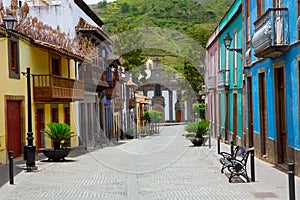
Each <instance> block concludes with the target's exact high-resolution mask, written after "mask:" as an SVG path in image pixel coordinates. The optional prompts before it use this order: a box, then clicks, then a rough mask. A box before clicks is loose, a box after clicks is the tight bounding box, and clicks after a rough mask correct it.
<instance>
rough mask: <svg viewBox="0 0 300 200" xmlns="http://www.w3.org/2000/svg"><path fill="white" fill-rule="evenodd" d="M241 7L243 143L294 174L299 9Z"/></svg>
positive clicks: (299, 138) (298, 140)
mask: <svg viewBox="0 0 300 200" xmlns="http://www.w3.org/2000/svg"><path fill="white" fill-rule="evenodd" d="M298 4H300V3H299V1H298ZM243 8H244V9H243V12H244V13H243V16H244V18H243V22H244V23H243V24H244V29H243V31H244V33H243V34H244V43H243V49H244V51H243V54H244V63H243V65H244V73H245V89H246V91H245V99H246V102H245V110H246V116H245V121H246V123H245V126H244V127H245V129H244V131H245V133H246V134H245V135H246V138H245V140H246V145H247V146H254V147H255V154H256V156H257V157H260V158H262V159H265V160H266V161H268V162H270V163H273V164H277V165H280V166H283V167H286V166H285V165H286V164H287V163H289V162H294V163H295V169H296V174H298V175H300V132H299V128H300V127H299V119H300V116H299V113H300V106H299V98H300V83H299V76H300V70H299V63H300V42H299V38H300V34H299V28H298V27H299V25H300V24H298V23H299V22H298V21H299V20H298V16H299V15H300V13H299V12H300V11H299V5H297V1H294V0H285V1H283V0H277V1H266V0H265V1H264V0H259V1H253V0H244V2H243ZM297 8H298V9H297Z"/></svg>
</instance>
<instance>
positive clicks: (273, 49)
mask: <svg viewBox="0 0 300 200" xmlns="http://www.w3.org/2000/svg"><path fill="white" fill-rule="evenodd" d="M254 25H255V33H254V35H253V38H252V42H251V43H252V46H253V48H254V55H255V56H256V57H258V58H276V57H279V56H281V55H283V54H284V53H285V52H286V51H287V50H288V47H289V46H288V44H289V41H288V9H287V8H269V9H268V10H267V11H266V12H265V13H264V14H263V15H262V16H261V17H260V18H258V19H257V20H256V21H255V22H254Z"/></svg>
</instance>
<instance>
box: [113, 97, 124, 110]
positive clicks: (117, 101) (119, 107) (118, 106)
mask: <svg viewBox="0 0 300 200" xmlns="http://www.w3.org/2000/svg"><path fill="white" fill-rule="evenodd" d="M122 109H124V99H115V111H120V110H122Z"/></svg>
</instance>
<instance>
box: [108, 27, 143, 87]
mask: <svg viewBox="0 0 300 200" xmlns="http://www.w3.org/2000/svg"><path fill="white" fill-rule="evenodd" d="M113 39H114V48H113V52H114V53H115V54H117V55H119V56H121V57H122V66H123V67H124V68H125V70H126V71H130V72H131V74H132V76H133V81H134V82H136V83H137V82H138V76H139V75H140V74H142V75H145V74H146V73H145V69H146V65H145V62H146V59H145V56H143V55H142V46H143V39H142V38H141V34H140V33H139V32H138V31H137V30H135V29H133V27H132V26H131V25H128V24H124V25H121V26H119V27H118V28H117V29H116V31H115V35H114V36H113Z"/></svg>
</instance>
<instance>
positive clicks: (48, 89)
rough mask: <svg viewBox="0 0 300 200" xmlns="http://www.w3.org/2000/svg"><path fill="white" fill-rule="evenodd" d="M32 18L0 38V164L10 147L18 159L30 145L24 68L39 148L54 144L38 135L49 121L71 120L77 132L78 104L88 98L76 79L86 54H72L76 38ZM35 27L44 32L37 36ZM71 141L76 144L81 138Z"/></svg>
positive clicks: (20, 23)
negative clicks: (29, 84)
mask: <svg viewBox="0 0 300 200" xmlns="http://www.w3.org/2000/svg"><path fill="white" fill-rule="evenodd" d="M19 19H20V18H19ZM30 20H31V21H30ZM34 20H35V19H28V20H27V21H26V23H27V24H26V23H25V22H24V21H22V22H19V24H18V26H17V29H16V30H15V31H14V32H13V33H12V34H11V37H9V38H8V37H2V38H0V67H1V73H0V108H2V109H0V163H6V162H7V161H8V152H9V151H14V157H20V156H22V155H23V154H24V149H23V148H24V146H25V145H26V144H27V140H26V137H27V134H26V133H27V129H28V127H27V122H28V121H27V120H28V117H27V116H28V110H27V107H28V105H27V84H26V83H27V78H26V77H24V76H23V75H22V72H26V68H30V69H31V74H32V76H31V96H32V101H31V102H32V106H31V108H32V113H33V114H32V127H33V134H34V135H33V136H34V145H36V146H37V149H39V148H41V147H50V146H51V145H52V144H51V141H50V139H48V138H45V137H43V135H42V134H41V133H40V130H43V129H45V128H47V127H46V125H47V123H49V122H64V123H68V124H70V125H71V128H72V131H75V132H77V130H76V124H75V123H76V122H75V119H76V112H75V110H76V108H75V103H74V102H75V101H78V100H83V99H84V82H83V81H81V80H75V79H76V77H82V75H79V74H76V70H75V69H76V67H78V65H79V63H80V62H82V61H83V57H82V56H80V55H82V52H80V51H79V50H76V49H74V50H75V51H74V52H76V53H74V52H73V50H72V48H71V46H70V45H71V44H72V45H73V44H74V41H72V40H70V39H68V38H65V34H63V33H59V31H58V30H54V29H52V28H51V27H49V26H43V24H42V23H39V24H38V23H35V22H34ZM28 23H29V24H28ZM38 26H39V27H38ZM37 28H40V31H44V35H43V34H38V35H37V34H36V30H37ZM4 30H5V29H3V26H2V27H1V28H0V31H1V33H4V34H6V33H5V31H4ZM32 30H35V31H32ZM1 35H2V34H1ZM70 144H71V146H76V145H77V138H76V137H74V138H72V140H71V141H70Z"/></svg>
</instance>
